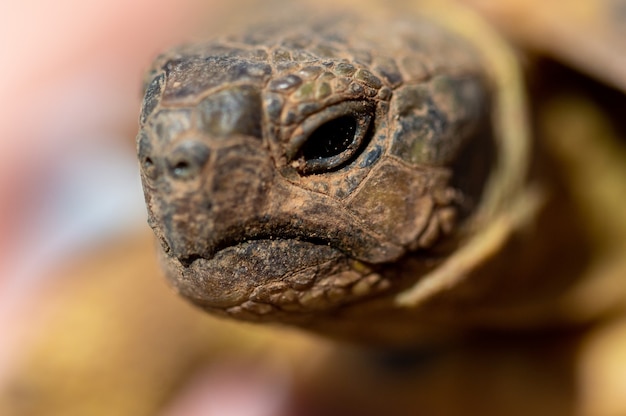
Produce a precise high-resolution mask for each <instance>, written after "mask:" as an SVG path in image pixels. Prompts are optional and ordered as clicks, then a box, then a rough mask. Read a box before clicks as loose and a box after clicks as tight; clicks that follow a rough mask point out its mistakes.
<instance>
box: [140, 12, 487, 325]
mask: <svg viewBox="0 0 626 416" xmlns="http://www.w3.org/2000/svg"><path fill="white" fill-rule="evenodd" d="M284 30H285V29H284V27H283V28H281V31H280V33H281V34H280V35H278V34H277V33H278V31H276V30H274V29H273V28H271V27H270V28H265V29H262V30H258V29H257V30H256V31H254V32H250V34H244V35H241V36H240V37H238V38H232V37H231V38H228V39H227V40H216V41H213V42H210V43H206V44H201V45H193V46H183V47H179V48H177V49H175V50H173V51H171V52H169V53H167V54H165V55H162V56H161V57H159V58H158V59H157V60H156V62H155V64H154V66H153V69H152V70H151V72H150V75H149V79H148V82H147V87H146V90H145V99H144V103H143V109H142V114H141V119H140V132H139V135H138V139H137V143H138V157H139V160H140V165H141V176H142V181H143V187H144V192H145V199H146V204H147V207H148V214H149V223H150V225H151V227H152V228H153V230H154V232H155V234H156V236H157V237H158V240H159V241H160V243H161V244H160V245H161V247H160V252H161V258H162V262H163V264H164V268H165V270H166V274H167V276H168V278H169V280H170V281H171V283H172V284H173V286H174V287H175V288H176V289H177V290H178V291H179V292H180V293H181V294H182V295H184V296H185V297H187V298H189V299H190V300H191V301H193V302H194V303H196V304H198V305H201V306H202V307H204V308H206V309H208V310H211V311H217V312H220V313H225V314H228V315H231V316H235V317H239V318H244V319H252V320H277V321H287V322H306V321H307V320H308V319H310V317H311V316H313V315H314V314H315V315H316V316H319V315H324V314H326V316H328V317H329V319H331V318H330V317H331V316H333V313H334V312H335V311H337V310H339V309H340V308H341V307H342V306H344V305H347V304H355V303H360V302H367V301H368V300H370V299H373V298H377V297H380V296H385V295H389V294H392V293H394V292H397V291H398V290H399V289H400V288H401V287H402V286H403V285H406V284H407V282H406V279H402V278H399V277H397V273H395V272H394V270H397V265H398V264H401V263H402V262H403V261H404V259H406V258H407V257H415V256H418V257H419V258H421V259H423V261H422V264H423V266H424V270H427V269H429V268H432V267H434V266H435V265H436V264H437V263H438V259H439V258H440V257H441V255H442V253H444V252H445V251H446V250H452V246H453V244H451V241H454V238H453V237H452V236H453V235H455V231H456V230H457V229H458V226H459V223H462V221H463V219H464V218H466V217H467V216H469V215H471V212H472V207H473V202H475V200H476V198H478V195H479V193H480V192H481V189H482V185H483V183H484V179H485V175H486V174H485V175H481V174H480V173H475V174H473V175H472V177H469V175H463V174H461V172H463V171H467V170H463V169H460V168H459V166H461V165H467V164H468V163H471V164H475V165H477V166H479V167H480V166H483V165H487V164H488V162H487V161H488V160H489V157H488V155H489V148H488V146H486V145H485V143H487V141H488V138H487V137H486V136H488V133H485V129H483V128H482V127H484V125H485V124H486V123H484V121H485V120H484V119H485V115H486V111H485V110H486V108H487V105H488V103H487V99H488V94H487V92H486V85H485V80H484V78H483V77H482V75H481V74H482V73H481V70H480V67H479V65H478V64H477V63H476V62H475V58H474V57H473V56H472V55H471V54H470V53H468V52H466V49H465V48H459V50H457V49H455V48H453V47H451V45H457V44H458V42H450V39H449V35H446V34H445V33H443V32H440V31H438V30H437V29H436V28H433V27H430V26H424V25H421V26H419V27H418V28H415V26H414V25H412V24H411V23H408V22H398V23H397V24H396V25H394V26H393V27H392V28H391V29H389V28H388V29H387V30H386V33H387V36H386V37H385V39H384V40H380V39H374V38H373V35H372V34H373V33H376V31H379V30H380V28H376V27H373V25H372V24H371V23H370V24H365V23H363V22H359V21H356V20H351V19H343V20H338V21H335V22H333V23H332V24H328V22H322V23H320V24H317V25H312V26H311V27H307V28H304V27H294V28H292V30H291V31H290V32H289V33H288V35H285V34H284ZM275 32H276V33H275ZM348 37H349V38H351V39H358V40H359V41H358V42H350V41H348V40H347V39H348ZM433 57H434V58H433ZM473 171H474V172H481V171H483V172H487V171H488V168H487V167H485V168H483V169H482V170H481V169H480V168H476V169H474V170H473ZM415 278H419V276H415ZM316 319H317V318H316Z"/></svg>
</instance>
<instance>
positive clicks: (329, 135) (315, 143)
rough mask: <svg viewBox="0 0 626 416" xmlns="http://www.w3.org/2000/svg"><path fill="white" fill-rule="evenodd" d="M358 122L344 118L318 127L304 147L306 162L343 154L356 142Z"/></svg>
mask: <svg viewBox="0 0 626 416" xmlns="http://www.w3.org/2000/svg"><path fill="white" fill-rule="evenodd" d="M356 126H357V121H356V119H355V118H354V117H352V116H343V117H339V118H336V119H334V120H331V121H329V122H327V123H324V124H322V125H321V126H320V127H318V128H317V129H316V130H315V131H314V132H313V133H312V134H311V135H310V136H309V138H308V140H307V141H306V143H305V144H304V146H302V150H301V152H302V156H303V157H304V159H305V160H312V159H325V158H328V157H331V156H336V155H338V154H341V153H343V152H344V151H345V150H346V149H348V147H349V146H350V145H351V144H352V142H353V141H354V134H355V132H356Z"/></svg>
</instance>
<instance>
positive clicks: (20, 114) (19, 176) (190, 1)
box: [0, 0, 216, 371]
mask: <svg viewBox="0 0 626 416" xmlns="http://www.w3.org/2000/svg"><path fill="white" fill-rule="evenodd" d="M212 3H213V2H209V3H206V2H205V3H201V2H198V1H196V0H182V1H173V0H158V1H152V0H151V1H147V0H133V1H119V0H111V1H106V2H104V1H99V2H84V1H79V0H59V1H55V2H49V1H43V0H34V1H30V2H11V1H9V2H2V3H1V4H0V16H2V18H1V19H2V23H0V62H2V65H1V66H0V97H2V100H1V101H0V114H2V118H1V120H2V122H1V127H2V133H1V134H2V138H1V140H0V230H1V232H0V253H1V254H0V332H1V333H3V334H5V342H3V343H2V345H1V346H0V364H1V360H2V358H5V357H7V356H10V354H9V353H8V351H6V350H7V349H9V348H11V345H12V342H11V341H12V340H13V338H14V335H16V334H17V333H18V332H20V330H22V329H23V328H22V326H21V325H20V323H21V322H23V321H21V318H24V317H25V315H27V312H28V310H29V302H30V299H31V298H33V297H36V293H37V288H38V287H40V286H41V285H42V284H43V283H44V281H45V280H46V279H47V278H48V277H49V275H50V271H51V270H54V269H55V268H56V267H58V266H59V265H61V264H63V263H65V262H68V261H70V260H72V259H74V258H75V257H76V255H77V253H80V252H84V251H85V250H88V249H89V248H90V247H97V246H98V244H100V243H101V242H102V241H104V240H105V239H107V238H112V237H117V236H120V235H123V234H128V233H133V232H136V231H137V229H140V228H145V211H144V207H143V199H142V198H143V197H142V193H141V186H140V183H139V178H138V172H137V166H136V162H135V159H134V135H135V134H136V128H137V127H136V125H137V123H136V119H137V114H138V111H139V105H140V99H141V90H140V88H141V79H142V73H143V70H144V68H146V67H147V65H148V64H149V62H150V60H151V59H152V58H153V57H154V56H155V55H156V54H157V53H158V52H159V51H161V50H163V49H164V48H165V47H167V46H168V45H170V44H172V43H175V42H179V41H180V40H181V39H183V38H185V37H186V36H189V31H188V29H189V28H190V27H193V26H194V20H193V16H198V15H200V14H202V15H203V18H204V19H205V21H206V22H210V20H211V15H212V14H211V11H212V8H215V7H216V6H215V5H214V4H212ZM201 10H202V13H199V12H200V11H201ZM16 339H17V338H16ZM3 350H5V351H3ZM1 369H2V367H1V366H0V371H1Z"/></svg>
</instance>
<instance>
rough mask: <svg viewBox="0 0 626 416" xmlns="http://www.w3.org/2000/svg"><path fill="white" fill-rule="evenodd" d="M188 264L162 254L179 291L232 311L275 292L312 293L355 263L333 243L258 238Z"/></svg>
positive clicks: (190, 258) (189, 258) (192, 259)
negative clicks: (322, 281)
mask: <svg viewBox="0 0 626 416" xmlns="http://www.w3.org/2000/svg"><path fill="white" fill-rule="evenodd" d="M184 260H185V264H183V262H182V261H180V260H178V259H176V258H172V257H169V256H167V255H166V254H165V253H164V252H163V251H161V261H162V263H163V265H164V266H165V270H166V275H167V277H168V279H169V280H170V282H171V283H172V284H173V285H174V287H175V288H176V289H177V290H178V291H179V292H180V293H181V294H182V295H184V296H185V297H187V298H189V299H190V300H191V301H192V302H194V303H196V304H198V305H200V306H203V307H207V308H218V309H228V308H231V307H235V306H240V305H242V304H244V303H246V302H248V301H255V300H256V301H261V298H263V297H268V296H270V295H271V294H272V293H274V294H275V293H279V292H281V293H285V292H286V291H306V290H309V289H310V288H311V287H312V286H314V285H315V284H316V281H318V280H319V279H320V278H322V277H325V276H326V275H328V274H329V273H330V274H332V273H334V272H335V271H338V270H347V268H348V261H349V260H350V259H349V257H347V256H346V255H345V254H344V253H343V252H342V251H341V250H338V249H336V248H334V247H331V246H330V245H328V244H317V243H313V242H310V241H302V240H296V239H271V240H270V239H261V238H257V239H254V240H246V241H241V242H237V243H233V244H230V245H227V246H225V247H223V248H220V249H219V250H216V251H215V253H214V254H213V255H212V256H211V257H210V258H207V257H203V256H201V255H191V256H187V257H186V258H185V259H184ZM270 297H271V296H270Z"/></svg>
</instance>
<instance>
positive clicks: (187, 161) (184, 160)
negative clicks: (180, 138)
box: [168, 140, 210, 180]
mask: <svg viewBox="0 0 626 416" xmlns="http://www.w3.org/2000/svg"><path fill="white" fill-rule="evenodd" d="M209 156H210V150H209V148H208V147H207V146H206V145H205V144H204V143H201V142H199V141H196V140H185V141H184V142H182V143H180V144H178V146H176V148H174V150H173V151H172V152H171V153H170V156H169V157H168V167H169V171H170V173H171V175H172V176H173V177H174V178H176V179H180V180H186V179H191V178H193V177H195V176H197V175H198V174H200V172H202V169H203V168H204V165H205V164H206V162H207V161H208V160H209Z"/></svg>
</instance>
